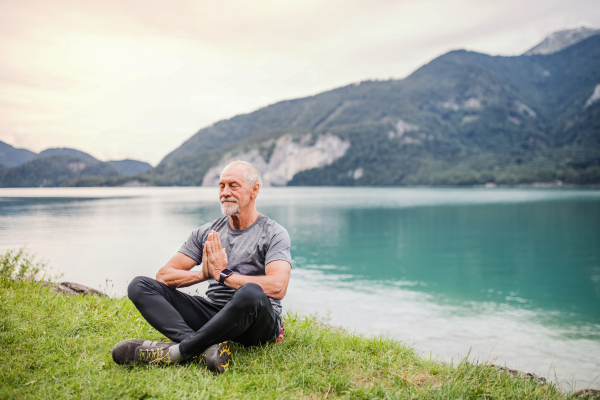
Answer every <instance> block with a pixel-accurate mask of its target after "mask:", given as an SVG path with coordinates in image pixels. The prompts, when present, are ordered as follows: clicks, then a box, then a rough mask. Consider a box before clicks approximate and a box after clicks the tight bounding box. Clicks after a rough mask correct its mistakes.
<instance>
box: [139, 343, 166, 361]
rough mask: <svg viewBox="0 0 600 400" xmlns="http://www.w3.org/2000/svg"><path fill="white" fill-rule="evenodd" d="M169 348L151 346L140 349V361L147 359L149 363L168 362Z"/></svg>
mask: <svg viewBox="0 0 600 400" xmlns="http://www.w3.org/2000/svg"><path fill="white" fill-rule="evenodd" d="M170 352H171V349H170V348H167V349H166V352H165V349H164V348H162V347H151V348H149V349H140V361H147V362H149V363H150V364H155V363H160V362H165V363H170V362H171V357H170V356H169V353H170Z"/></svg>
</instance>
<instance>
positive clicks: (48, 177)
mask: <svg viewBox="0 0 600 400" xmlns="http://www.w3.org/2000/svg"><path fill="white" fill-rule="evenodd" d="M117 176H119V171H117V170H116V168H115V167H113V166H112V165H110V164H108V163H103V162H99V161H90V160H84V159H82V158H79V157H74V156H71V155H55V156H48V157H40V158H35V159H33V160H31V161H28V162H26V163H24V164H21V165H18V166H16V167H13V168H8V169H5V170H4V171H0V187H52V186H61V185H63V184H64V183H65V182H68V181H69V180H76V179H79V178H85V177H101V178H110V177H117Z"/></svg>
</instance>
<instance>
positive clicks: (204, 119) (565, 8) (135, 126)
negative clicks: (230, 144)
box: [0, 0, 600, 165]
mask: <svg viewBox="0 0 600 400" xmlns="http://www.w3.org/2000/svg"><path fill="white" fill-rule="evenodd" d="M580 26H587V27H592V28H600V1H598V0H566V1H565V0H544V1H532V0H518V1H515V0H502V1H497V0H489V1H480V0H452V1H450V0H419V1H404V0H398V1H391V0H343V1H342V0H258V1H249V0H218V1H212V0H211V1H209V0H206V1H192V0H171V1H169V2H166V1H159V0H102V1H85V0H52V1H47V0H18V1H17V0H0V141H3V142H5V143H8V144H10V145H13V146H15V147H19V148H27V149H29V150H32V151H35V152H39V151H41V150H44V149H46V148H50V147H71V148H76V149H78V150H82V151H85V152H88V153H90V154H92V155H93V156H95V157H96V158H98V159H100V160H104V161H107V160H119V159H125V158H130V159H137V160H142V161H146V162H150V163H151V164H152V165H156V164H158V162H160V160H161V159H162V158H163V157H164V156H166V155H167V154H168V153H169V152H171V151H172V150H174V149H176V148H177V147H179V146H180V145H181V144H182V143H183V142H184V141H185V140H187V139H188V138H189V137H191V136H192V135H193V134H194V133H196V132H197V131H198V130H199V129H201V128H203V127H206V126H209V125H211V124H212V123H214V122H217V121H219V120H222V119H226V118H230V117H232V116H234V115H237V114H242V113H248V112H252V111H254V110H256V109H259V108H261V107H264V106H266V105H269V104H273V103H275V102H277V101H280V100H285V99H292V98H297V97H305V96H311V95H314V94H317V93H320V92H322V91H325V90H329V89H333V88H336V87H339V86H345V85H348V84H351V83H355V82H359V81H363V80H368V79H389V78H394V79H401V78H404V77H406V76H408V75H409V74H410V73H411V72H413V71H414V70H415V69H417V68H418V67H420V66H421V65H423V64H425V63H427V62H429V61H431V60H432V59H434V58H435V57H437V56H439V55H442V54H444V53H446V52H447V51H450V50H455V49H468V50H473V51H478V52H482V53H487V54H494V55H518V54H521V53H523V52H525V51H526V50H528V49H529V48H531V47H533V46H534V45H536V44H537V43H539V42H540V41H542V40H543V38H544V37H545V36H546V35H548V34H549V33H552V32H555V31H558V30H562V29H572V28H577V27H580Z"/></svg>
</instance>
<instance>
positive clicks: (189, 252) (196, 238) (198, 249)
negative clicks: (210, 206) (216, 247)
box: [179, 227, 204, 264]
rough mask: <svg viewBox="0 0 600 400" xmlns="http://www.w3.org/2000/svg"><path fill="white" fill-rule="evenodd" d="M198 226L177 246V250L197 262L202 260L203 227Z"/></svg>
mask: <svg viewBox="0 0 600 400" xmlns="http://www.w3.org/2000/svg"><path fill="white" fill-rule="evenodd" d="M202 228H203V227H201V228H198V229H196V230H195V231H193V232H192V233H191V234H190V236H189V237H188V238H187V240H186V241H185V243H184V244H183V245H182V246H181V247H180V248H179V252H180V253H183V254H185V255H186V256H188V257H190V258H191V259H193V260H194V261H196V263H197V264H200V263H201V262H202V247H203V246H202V237H203V232H204V229H202Z"/></svg>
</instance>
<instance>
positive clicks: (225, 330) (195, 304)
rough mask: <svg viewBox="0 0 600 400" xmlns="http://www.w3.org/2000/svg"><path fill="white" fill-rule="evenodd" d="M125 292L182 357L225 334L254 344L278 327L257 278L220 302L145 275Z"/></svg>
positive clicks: (223, 338)
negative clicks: (176, 344) (179, 289)
mask: <svg viewBox="0 0 600 400" xmlns="http://www.w3.org/2000/svg"><path fill="white" fill-rule="evenodd" d="M127 294H128V296H129V299H130V300H131V301H132V302H133V304H135V306H136V307H137V309H138V310H139V311H140V313H141V314H142V316H143V317H144V318H145V319H146V321H148V323H149V324H150V325H152V326H153V327H154V328H155V329H156V330H157V331H159V332H160V333H162V334H163V335H165V336H166V337H168V338H169V339H171V340H172V341H174V342H177V343H179V350H180V352H181V355H182V356H183V357H184V358H185V359H186V360H190V359H191V358H193V357H195V356H197V355H199V354H200V353H202V352H203V351H204V350H206V349H207V348H208V347H210V346H211V345H213V344H216V343H220V342H224V341H226V340H232V341H235V342H238V343H241V344H243V345H245V346H253V345H257V344H260V343H266V342H269V341H271V340H274V339H275V338H276V337H277V334H278V333H279V321H278V318H277V315H276V314H275V312H274V311H273V307H272V306H271V302H270V301H269V299H268V297H267V296H266V295H265V293H264V292H263V290H262V289H261V287H260V286H259V285H257V284H255V283H247V284H245V285H243V286H242V287H240V288H239V289H238V290H237V291H236V293H235V294H234V295H233V298H232V299H231V300H230V301H229V303H227V305H225V307H222V308H221V307H219V306H216V305H214V304H212V303H211V302H209V301H208V300H206V299H204V298H202V297H199V296H190V295H188V294H186V293H182V292H179V291H178V290H175V289H171V288H169V287H168V286H166V285H164V284H162V283H160V282H158V281H156V280H154V279H151V278H148V277H143V276H138V277H137V278H134V279H133V280H132V281H131V283H130V284H129V287H128V289H127Z"/></svg>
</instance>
